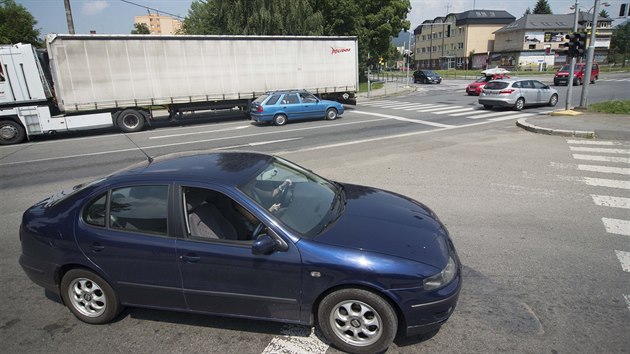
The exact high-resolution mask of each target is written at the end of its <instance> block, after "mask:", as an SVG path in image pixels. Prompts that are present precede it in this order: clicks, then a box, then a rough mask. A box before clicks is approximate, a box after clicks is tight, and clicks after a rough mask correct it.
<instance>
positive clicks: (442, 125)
mask: <svg viewBox="0 0 630 354" xmlns="http://www.w3.org/2000/svg"><path fill="white" fill-rule="evenodd" d="M352 112H353V113H358V114H365V115H369V116H376V117H383V118H390V119H395V120H399V121H403V122H410V123H417V124H425V125H430V126H433V127H438V128H452V127H454V126H453V125H448V124H442V123H436V122H429V121H426V120H420V119H410V118H405V117H399V116H392V115H389V114H381V113H373V112H363V111H352Z"/></svg>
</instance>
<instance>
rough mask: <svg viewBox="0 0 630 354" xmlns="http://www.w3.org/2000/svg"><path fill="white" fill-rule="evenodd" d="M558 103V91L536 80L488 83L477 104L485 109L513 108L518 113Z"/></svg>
mask: <svg viewBox="0 0 630 354" xmlns="http://www.w3.org/2000/svg"><path fill="white" fill-rule="evenodd" d="M557 103H558V91H556V89H554V88H553V87H549V85H545V84H543V83H542V82H540V81H538V80H520V79H502V80H493V81H490V82H488V83H487V84H486V85H485V87H484V88H483V90H482V91H481V95H480V96H479V104H482V105H483V107H484V108H486V109H492V108H493V107H513V108H514V109H515V110H517V111H520V110H522V109H523V108H524V107H525V106H530V105H549V106H552V107H553V106H555V105H556V104H557Z"/></svg>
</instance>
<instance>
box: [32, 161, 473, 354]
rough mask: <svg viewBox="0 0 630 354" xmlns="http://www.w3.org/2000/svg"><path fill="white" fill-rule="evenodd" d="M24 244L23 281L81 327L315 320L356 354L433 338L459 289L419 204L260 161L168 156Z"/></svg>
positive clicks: (50, 215)
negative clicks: (163, 316)
mask: <svg viewBox="0 0 630 354" xmlns="http://www.w3.org/2000/svg"><path fill="white" fill-rule="evenodd" d="M20 240H21V243H22V256H21V257H20V264H21V266H22V268H23V269H24V271H25V272H26V274H27V275H28V276H29V277H30V279H31V280H32V281H34V282H35V283H37V284H39V285H41V286H43V287H44V288H46V289H48V290H51V291H53V292H55V293H57V294H59V295H60V296H61V298H62V299H63V302H64V303H65V304H66V305H67V306H68V308H69V309H70V311H72V312H73V313H74V315H75V316H76V317H78V318H79V319H80V320H82V321H85V322H88V323H94V324H101V323H107V322H110V321H112V320H113V319H114V318H115V317H116V316H117V315H118V314H119V312H120V310H121V308H122V307H123V306H137V307H150V308H158V309H169V310H180V311H187V312H199V313H208V314H216V315H226V316H235V317H245V318H252V319H263V320H273V321H282V322H289V323H299V324H305V325H312V324H315V323H316V324H317V325H319V327H320V328H321V330H322V332H323V333H324V335H325V336H326V337H327V338H328V339H329V340H330V341H331V342H332V343H333V344H334V345H335V346H336V347H337V348H339V349H341V350H344V351H348V352H355V353H374V352H379V351H382V350H385V349H386V348H387V347H388V346H389V345H390V344H391V342H392V340H393V339H394V337H395V335H396V333H397V332H398V331H399V330H401V331H402V332H403V333H404V334H407V335H414V334H420V333H425V332H431V331H435V330H436V329H438V328H439V326H440V325H442V324H443V323H444V322H445V321H446V320H447V319H448V318H449V316H450V315H451V314H452V312H453V309H454V308H455V304H456V302H457V297H458V294H459V290H460V287H461V265H460V262H459V259H458V256H457V253H456V252H455V248H454V246H453V243H452V241H451V238H450V237H449V234H448V232H447V231H446V229H445V228H444V225H442V223H441V222H440V221H439V220H438V218H437V216H436V215H435V214H434V213H433V212H432V211H431V210H430V209H429V208H427V207H426V206H424V205H423V204H421V203H419V202H417V201H414V200H411V199H409V198H406V197H404V196H401V195H398V194H394V193H391V192H386V191H383V190H379V189H375V188H370V187H363V186H358V185H352V184H345V183H343V184H342V183H337V182H333V181H328V180H326V179H324V178H322V177H319V176H317V175H316V174H314V173H312V172H310V171H308V170H306V169H304V168H301V167H299V166H297V165H295V164H293V163H291V162H289V161H286V160H283V159H281V158H278V157H273V156H269V155H264V154H258V153H242V152H221V153H212V154H197V155H192V154H191V155H180V156H176V157H174V156H165V157H161V158H156V159H155V160H153V161H150V162H144V163H141V164H138V165H134V166H132V167H130V168H128V169H126V170H124V171H120V172H118V173H116V174H113V175H111V176H108V177H106V178H103V179H100V180H97V181H95V182H92V183H88V184H84V185H79V186H76V187H74V188H73V189H72V190H69V191H65V192H60V193H58V194H55V195H53V196H51V197H49V198H47V199H45V200H43V201H41V202H39V203H37V204H35V205H34V206H32V207H31V208H29V209H28V210H27V211H26V212H25V213H24V215H23V219H22V224H21V226H20ZM399 326H401V328H399Z"/></svg>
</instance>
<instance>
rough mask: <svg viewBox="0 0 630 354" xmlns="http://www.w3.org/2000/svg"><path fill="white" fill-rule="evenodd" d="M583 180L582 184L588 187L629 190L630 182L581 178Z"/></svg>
mask: <svg viewBox="0 0 630 354" xmlns="http://www.w3.org/2000/svg"><path fill="white" fill-rule="evenodd" d="M583 179H584V182H585V183H586V184H588V185H589V186H595V187H610V188H621V189H630V181H618V180H615V179H604V178H591V177H583Z"/></svg>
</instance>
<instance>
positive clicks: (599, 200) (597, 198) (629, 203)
mask: <svg viewBox="0 0 630 354" xmlns="http://www.w3.org/2000/svg"><path fill="white" fill-rule="evenodd" d="M591 197H592V198H593V202H594V203H595V204H596V205H599V206H604V207H611V208H622V209H630V198H624V197H613V196H608V195H596V194H591Z"/></svg>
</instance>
